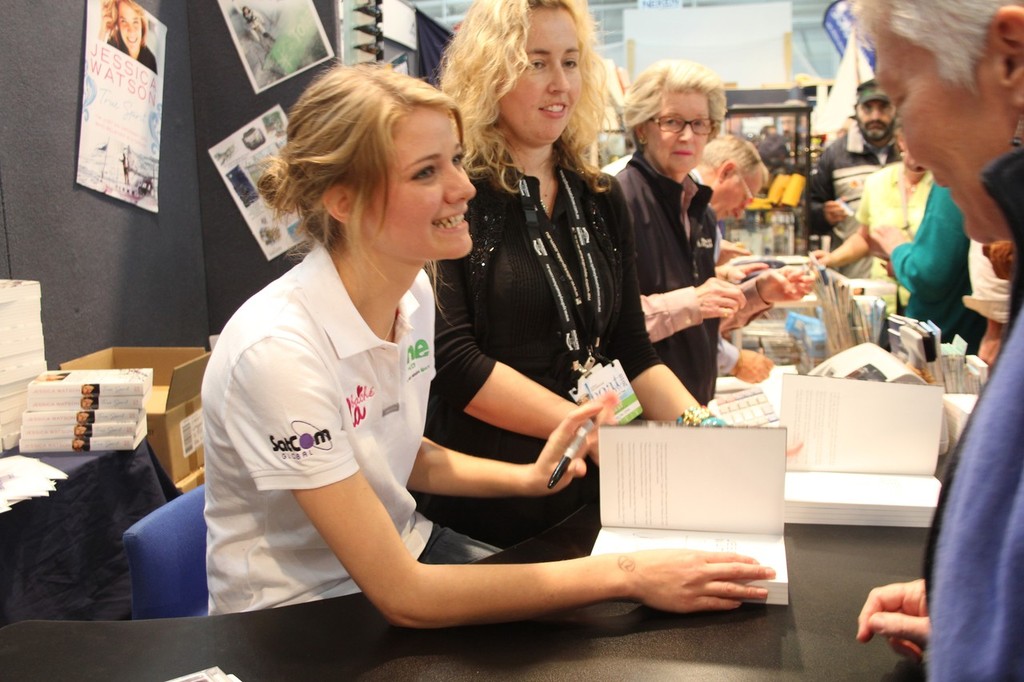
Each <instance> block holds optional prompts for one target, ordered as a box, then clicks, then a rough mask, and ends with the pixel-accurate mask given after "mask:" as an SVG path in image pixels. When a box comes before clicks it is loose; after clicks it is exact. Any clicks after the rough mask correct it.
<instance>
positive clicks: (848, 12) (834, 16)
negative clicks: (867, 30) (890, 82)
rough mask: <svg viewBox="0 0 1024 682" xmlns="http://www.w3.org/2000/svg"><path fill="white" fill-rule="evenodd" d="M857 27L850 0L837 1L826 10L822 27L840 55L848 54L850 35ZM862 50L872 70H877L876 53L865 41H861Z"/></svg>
mask: <svg viewBox="0 0 1024 682" xmlns="http://www.w3.org/2000/svg"><path fill="white" fill-rule="evenodd" d="M856 25H857V20H856V19H855V18H854V16H853V8H852V7H851V6H850V2H849V0H836V2H833V3H832V4H831V5H829V6H828V9H826V10H825V18H824V20H823V21H822V26H823V27H824V28H825V33H826V34H828V37H829V39H830V40H831V41H832V44H833V45H835V46H836V49H837V50H839V54H843V53H845V52H846V44H847V43H848V42H849V40H850V35H851V34H852V33H853V29H854V28H855V27H856ZM859 42H860V50H861V52H863V53H864V57H865V58H866V59H867V60H868V64H870V65H871V68H872V70H874V68H875V51H874V49H872V48H871V47H870V46H869V45H867V44H866V43H865V42H864V40H863V39H859Z"/></svg>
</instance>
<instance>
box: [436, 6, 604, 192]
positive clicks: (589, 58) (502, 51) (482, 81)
mask: <svg viewBox="0 0 1024 682" xmlns="http://www.w3.org/2000/svg"><path fill="white" fill-rule="evenodd" d="M537 9H561V10H565V11H566V12H568V13H569V15H570V16H571V17H572V21H573V24H574V25H575V27H576V36H577V39H578V41H579V49H580V54H579V69H580V76H581V79H582V86H581V88H580V96H579V100H578V101H577V102H576V106H575V107H574V109H573V112H572V115H571V116H570V118H569V123H568V125H567V126H566V128H565V131H564V132H563V133H562V136H561V137H560V138H559V139H558V140H557V141H556V142H555V145H554V157H555V162H556V163H557V164H558V165H560V166H563V167H565V168H569V169H571V170H574V171H576V172H577V173H579V174H580V175H582V176H583V177H584V178H585V179H586V181H587V183H588V184H589V185H590V187H591V188H592V189H593V190H595V191H605V190H606V189H607V187H608V182H607V178H603V177H602V175H601V171H600V169H599V168H598V167H597V166H596V165H595V164H594V163H593V162H592V161H590V160H589V158H588V157H589V155H588V151H589V148H590V147H591V145H593V144H594V142H595V141H596V140H597V136H598V134H599V133H600V131H601V127H602V124H603V120H604V106H605V89H604V75H605V73H604V65H603V64H602V63H601V60H600V57H599V56H598V55H597V52H596V50H595V48H594V33H595V28H594V21H593V19H592V17H591V16H590V10H589V9H588V7H587V4H586V0H475V1H474V2H473V4H472V5H471V6H470V8H469V11H468V12H467V13H466V18H465V20H464V21H463V22H462V24H461V26H460V27H459V29H458V31H456V33H455V38H453V39H452V42H451V44H450V45H449V46H448V49H447V50H446V51H445V54H444V58H443V60H442V63H441V89H442V90H443V91H444V92H446V93H447V94H449V95H451V96H452V98H453V99H454V100H455V101H456V102H457V103H458V105H459V109H460V110H461V111H462V117H463V121H464V125H465V136H466V139H465V146H466V161H465V166H466V170H467V171H468V172H469V175H470V177H473V178H490V179H491V182H492V183H493V184H494V185H495V186H497V187H500V188H502V189H504V190H505V191H507V192H509V193H515V192H517V191H518V189H517V183H518V180H519V176H520V171H519V170H518V169H517V168H516V166H515V162H514V161H513V160H512V156H511V154H510V153H509V150H508V144H507V142H506V140H505V137H504V135H503V134H502V132H501V131H500V130H498V127H497V123H498V110H499V106H498V105H499V102H500V100H501V98H502V97H504V96H505V95H507V94H508V93H509V92H510V91H511V90H512V89H513V88H514V87H515V85H516V82H517V81H518V80H519V77H520V76H521V75H522V74H523V73H524V72H525V71H526V69H527V68H528V67H529V61H528V55H527V54H526V41H527V37H528V34H529V30H530V20H531V16H532V13H533V11H534V10H537Z"/></svg>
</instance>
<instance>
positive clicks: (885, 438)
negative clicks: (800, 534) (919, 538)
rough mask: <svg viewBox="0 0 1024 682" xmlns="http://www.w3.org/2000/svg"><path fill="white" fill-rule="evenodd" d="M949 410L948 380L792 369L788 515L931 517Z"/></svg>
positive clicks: (787, 384)
mask: <svg viewBox="0 0 1024 682" xmlns="http://www.w3.org/2000/svg"><path fill="white" fill-rule="evenodd" d="M942 412H943V408H942V387H941V386H931V385H913V384H896V383H886V382H880V381H857V380H854V379H837V378H830V377H819V376H797V375H789V376H786V377H784V378H783V384H782V406H781V413H780V416H779V420H780V422H781V425H782V426H784V427H785V428H786V430H787V432H788V434H789V443H788V447H789V453H790V455H789V458H788V459H789V462H788V471H787V472H786V523H822V524H837V525H864V526H906V527H918V528H923V527H927V526H928V525H930V524H931V520H932V516H933V515H934V513H935V506H936V504H937V503H938V499H939V492H940V490H941V484H940V482H939V480H938V479H937V478H936V477H935V468H936V463H937V461H938V454H939V448H940V442H941V436H942V430H943V428H944V427H943V423H942Z"/></svg>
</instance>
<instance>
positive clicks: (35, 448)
mask: <svg viewBox="0 0 1024 682" xmlns="http://www.w3.org/2000/svg"><path fill="white" fill-rule="evenodd" d="M137 445H138V440H137V439H136V437H135V436H134V435H132V436H106V437H101V438H24V437H22V439H21V444H20V446H19V449H20V450H21V452H22V453H25V452H79V451H87V450H134V449H135V447H136V446H137Z"/></svg>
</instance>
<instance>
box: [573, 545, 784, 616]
mask: <svg viewBox="0 0 1024 682" xmlns="http://www.w3.org/2000/svg"><path fill="white" fill-rule="evenodd" d="M648 549H692V550H699V551H705V552H736V553H737V554H743V555H745V556H750V557H754V558H755V559H757V561H758V563H760V564H761V565H762V566H771V567H772V568H773V569H775V579H774V580H756V581H753V582H751V583H750V584H751V585H754V586H756V587H763V588H765V589H767V590H768V599H767V600H765V601H766V602H767V603H768V604H788V603H789V571H788V568H787V564H786V541H785V539H784V538H783V537H782V535H743V534H728V535H725V534H718V533H698V532H691V531H678V530H648V529H646V528H602V529H601V532H600V533H598V535H597V540H596V541H595V542H594V549H593V550H591V552H590V553H591V555H597V554H620V553H623V552H636V551H642V550H648Z"/></svg>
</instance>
